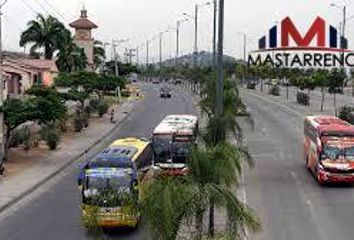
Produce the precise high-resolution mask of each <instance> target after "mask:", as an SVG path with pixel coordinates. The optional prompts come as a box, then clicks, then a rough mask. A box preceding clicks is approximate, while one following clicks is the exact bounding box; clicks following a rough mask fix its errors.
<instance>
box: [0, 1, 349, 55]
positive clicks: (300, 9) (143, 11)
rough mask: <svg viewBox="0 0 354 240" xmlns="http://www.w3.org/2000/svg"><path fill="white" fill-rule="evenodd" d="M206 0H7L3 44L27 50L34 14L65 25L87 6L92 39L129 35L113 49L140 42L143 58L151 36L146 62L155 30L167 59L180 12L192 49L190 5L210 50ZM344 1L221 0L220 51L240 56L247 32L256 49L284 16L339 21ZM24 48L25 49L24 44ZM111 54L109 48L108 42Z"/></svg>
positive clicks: (186, 48) (305, 21)
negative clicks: (24, 40)
mask: <svg viewBox="0 0 354 240" xmlns="http://www.w3.org/2000/svg"><path fill="white" fill-rule="evenodd" d="M0 1H1V2H3V1H4V0H0ZM208 1H210V0H8V2H7V3H6V4H5V6H4V7H3V37H2V38H3V47H4V49H6V50H16V51H26V49H23V48H20V46H19V38H20V34H21V32H22V31H23V30H24V29H25V28H26V23H27V22H28V21H29V20H31V19H34V18H35V16H36V14H37V13H43V14H46V15H48V14H51V15H53V16H55V17H57V18H58V19H59V20H61V21H62V22H64V23H65V24H66V25H68V24H69V23H70V22H72V21H74V20H75V19H77V18H78V16H79V13H80V10H81V9H82V7H83V6H85V8H86V9H87V10H88V15H89V18H90V20H92V21H93V22H95V23H96V24H97V25H98V26H99V28H98V29H96V30H94V32H93V36H94V38H95V39H97V40H100V41H102V42H107V43H108V42H112V39H126V38H127V39H129V41H128V42H125V43H122V44H121V46H119V48H118V53H119V54H120V55H121V56H122V55H123V53H124V51H125V48H136V47H137V46H139V61H140V62H145V61H146V41H147V40H150V41H151V44H150V58H151V59H150V61H152V60H153V61H158V50H159V48H158V39H157V36H158V34H159V32H162V31H166V30H167V29H169V32H167V33H165V34H164V37H163V44H162V45H163V47H162V53H163V54H162V55H163V58H164V59H166V58H171V57H174V56H175V52H176V50H175V49H176V47H175V46H176V43H175V39H176V33H175V30H174V28H175V27H176V22H177V20H179V19H183V18H185V17H183V13H187V14H188V15H189V16H191V17H190V19H189V20H188V21H187V22H184V23H183V24H182V25H181V28H180V51H181V53H182V54H186V53H190V52H192V51H193V46H194V19H193V18H192V17H193V14H194V6H195V4H200V5H204V6H201V7H200V8H199V9H200V10H199V21H198V23H199V29H198V49H199V50H209V51H210V50H211V49H212V30H213V26H212V24H213V11H212V6H210V5H209V6H208V5H205V4H206V3H207V2H208ZM331 3H335V4H336V5H337V6H343V5H347V18H350V17H351V16H353V15H354V4H353V3H352V2H351V1H349V0H332V1H330V0H293V1H285V0H247V1H246V0H225V36H224V37H225V45H224V47H225V53H226V54H228V55H231V56H234V57H236V58H241V57H242V56H243V55H242V54H243V36H242V34H246V36H247V51H250V50H255V49H256V45H257V41H258V39H259V38H260V37H261V36H263V35H265V34H266V32H267V31H268V29H269V28H270V27H271V26H272V25H274V24H275V23H276V22H280V21H281V20H282V19H283V18H285V17H286V16H290V17H291V19H292V20H293V21H294V23H295V24H296V26H297V27H298V28H299V31H300V32H302V33H305V32H306V31H307V28H308V27H309V25H310V24H311V23H312V22H313V20H314V19H315V18H316V17H317V16H321V17H323V18H324V19H325V20H326V21H327V23H328V24H331V25H333V26H338V25H339V22H340V21H341V20H342V19H343V16H342V10H341V8H340V7H338V8H337V7H331V6H330V5H331ZM346 31H347V37H348V39H349V47H353V46H354V44H351V42H352V41H354V17H353V18H352V19H350V20H348V23H347V30H346ZM27 49H29V48H27ZM107 53H108V54H107V55H108V57H110V56H111V47H110V46H107Z"/></svg>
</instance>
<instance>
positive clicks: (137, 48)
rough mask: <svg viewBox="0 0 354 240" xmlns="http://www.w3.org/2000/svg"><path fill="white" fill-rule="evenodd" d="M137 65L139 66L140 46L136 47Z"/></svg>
mask: <svg viewBox="0 0 354 240" xmlns="http://www.w3.org/2000/svg"><path fill="white" fill-rule="evenodd" d="M136 65H137V66H139V46H137V47H136Z"/></svg>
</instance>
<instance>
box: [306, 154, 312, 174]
mask: <svg viewBox="0 0 354 240" xmlns="http://www.w3.org/2000/svg"><path fill="white" fill-rule="evenodd" d="M306 169H307V170H308V171H310V172H311V168H310V166H309V157H308V156H307V157H306Z"/></svg>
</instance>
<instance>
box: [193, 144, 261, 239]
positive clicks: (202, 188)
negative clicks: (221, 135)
mask: <svg viewBox="0 0 354 240" xmlns="http://www.w3.org/2000/svg"><path fill="white" fill-rule="evenodd" d="M242 161H247V162H248V163H249V164H251V165H252V164H253V162H252V161H251V159H250V158H249V157H248V155H247V154H245V153H244V152H241V151H239V150H238V149H237V148H235V146H232V145H231V144H228V143H226V142H223V143H218V144H217V145H216V146H213V147H210V146H209V147H207V148H199V149H194V150H193V151H192V153H191V155H190V157H189V163H188V165H189V167H190V176H189V177H190V178H191V181H192V182H193V183H194V185H195V186H196V188H197V190H195V192H196V193H197V197H196V198H197V199H198V201H195V202H196V204H197V206H196V211H195V212H196V230H197V235H198V236H199V237H198V238H199V239H200V237H201V235H202V232H203V231H202V230H203V229H202V226H203V224H202V223H203V218H202V217H203V215H204V213H205V211H206V209H207V208H208V207H209V211H210V210H212V211H214V209H211V208H210V205H211V204H210V203H212V205H216V206H218V207H222V208H224V209H226V210H227V216H228V218H229V219H228V220H229V222H230V223H233V225H235V226H236V225H237V226H238V227H239V228H240V229H238V230H237V231H234V229H229V230H231V231H230V234H231V235H233V236H235V235H236V236H237V237H240V235H242V234H244V233H245V229H246V227H249V229H250V230H251V231H256V230H258V229H259V228H260V224H259V221H258V219H257V218H256V217H255V215H254V214H253V211H252V210H251V209H249V208H248V207H247V206H246V205H245V204H243V203H241V202H240V201H238V200H237V198H236V197H235V196H234V194H233V192H232V191H231V187H232V185H238V179H239V176H240V175H241V171H242ZM236 212H237V213H236ZM212 214H213V213H212ZM209 217H210V216H209ZM210 220H213V219H211V218H209V221H210ZM210 227H212V228H214V226H210V222H209V228H210ZM212 230H214V229H212ZM209 234H210V235H211V236H213V235H214V234H213V232H210V229H209Z"/></svg>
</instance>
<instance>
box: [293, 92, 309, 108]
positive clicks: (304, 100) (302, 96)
mask: <svg viewBox="0 0 354 240" xmlns="http://www.w3.org/2000/svg"><path fill="white" fill-rule="evenodd" d="M296 100H297V103H299V104H302V105H305V106H308V105H309V104H310V97H309V95H307V94H306V93H303V92H298V93H297V95H296Z"/></svg>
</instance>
